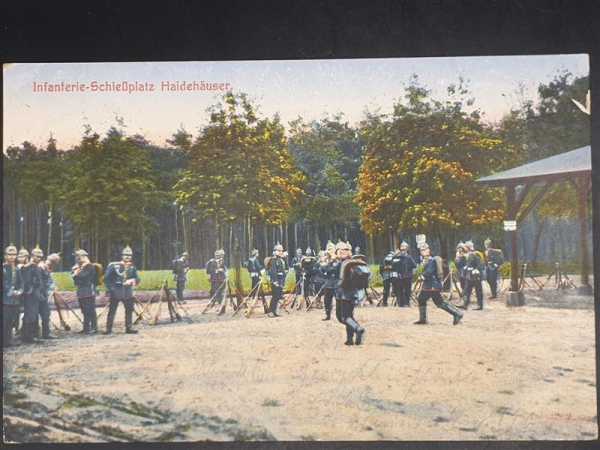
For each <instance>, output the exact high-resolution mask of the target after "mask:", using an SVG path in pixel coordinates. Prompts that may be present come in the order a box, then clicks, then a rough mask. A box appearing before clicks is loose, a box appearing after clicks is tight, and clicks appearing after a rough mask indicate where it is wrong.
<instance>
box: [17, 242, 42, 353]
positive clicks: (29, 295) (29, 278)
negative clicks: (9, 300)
mask: <svg viewBox="0 0 600 450" xmlns="http://www.w3.org/2000/svg"><path fill="white" fill-rule="evenodd" d="M43 256H44V252H42V250H41V249H40V248H39V246H38V247H36V248H35V249H34V250H32V252H31V260H30V261H28V262H27V263H26V264H25V265H23V267H22V268H21V275H22V280H23V306H24V314H23V331H22V337H23V342H26V343H33V342H34V341H35V340H34V336H35V334H36V327H37V323H38V315H39V311H40V303H41V302H42V301H43V300H44V296H45V295H46V294H47V293H48V292H47V290H46V286H45V283H44V274H43V270H42V268H41V267H40V262H41V260H42V257H43Z"/></svg>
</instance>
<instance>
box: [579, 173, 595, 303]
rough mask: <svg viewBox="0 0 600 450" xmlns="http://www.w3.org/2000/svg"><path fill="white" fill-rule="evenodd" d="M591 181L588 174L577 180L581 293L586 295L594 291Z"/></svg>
mask: <svg viewBox="0 0 600 450" xmlns="http://www.w3.org/2000/svg"><path fill="white" fill-rule="evenodd" d="M589 182H590V181H589V178H588V177H587V176H584V177H581V178H580V179H579V180H577V182H576V186H577V212H578V215H579V242H580V249H581V287H580V288H579V293H580V294H584V295H592V293H593V289H592V286H591V285H590V279H589V270H590V254H589V249H588V245H587V235H588V192H589V189H588V186H589Z"/></svg>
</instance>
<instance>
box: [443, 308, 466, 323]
mask: <svg viewBox="0 0 600 450" xmlns="http://www.w3.org/2000/svg"><path fill="white" fill-rule="evenodd" d="M440 308H441V309H443V310H444V311H446V312H448V313H450V314H452V316H454V320H453V321H452V325H458V323H459V322H460V321H461V319H462V318H463V313H461V312H460V311H459V310H458V309H457V308H456V306H454V305H451V304H450V303H446V302H444V303H442V304H441V305H440Z"/></svg>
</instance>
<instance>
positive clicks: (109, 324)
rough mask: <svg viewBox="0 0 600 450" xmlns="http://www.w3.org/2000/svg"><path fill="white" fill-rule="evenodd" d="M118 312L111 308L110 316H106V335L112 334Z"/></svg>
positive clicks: (109, 310)
mask: <svg viewBox="0 0 600 450" xmlns="http://www.w3.org/2000/svg"><path fill="white" fill-rule="evenodd" d="M116 312H117V310H116V308H115V309H114V310H113V309H111V308H110V307H109V309H108V315H107V316H106V331H105V332H104V334H111V333H112V328H113V323H115V314H116Z"/></svg>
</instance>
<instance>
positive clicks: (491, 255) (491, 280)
mask: <svg viewBox="0 0 600 450" xmlns="http://www.w3.org/2000/svg"><path fill="white" fill-rule="evenodd" d="M483 244H484V245H485V259H486V280H487V282H488V284H489V285H490V290H491V291H492V295H491V297H490V299H494V298H497V297H498V270H499V269H500V266H501V265H502V264H503V263H504V254H503V253H502V250H500V249H499V248H494V247H492V241H491V239H489V238H488V239H486V240H485V242H484V243H483Z"/></svg>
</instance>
